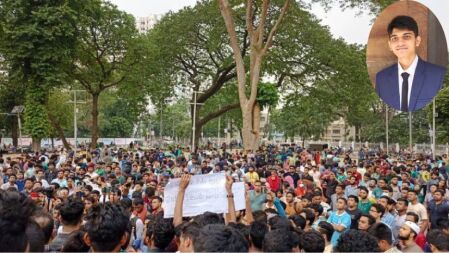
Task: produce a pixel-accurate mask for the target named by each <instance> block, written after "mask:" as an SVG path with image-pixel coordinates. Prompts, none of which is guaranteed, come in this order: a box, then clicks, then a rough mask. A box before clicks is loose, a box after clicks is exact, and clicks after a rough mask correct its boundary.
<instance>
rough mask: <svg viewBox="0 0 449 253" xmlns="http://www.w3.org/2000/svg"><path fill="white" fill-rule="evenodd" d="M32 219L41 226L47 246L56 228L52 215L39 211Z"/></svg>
mask: <svg viewBox="0 0 449 253" xmlns="http://www.w3.org/2000/svg"><path fill="white" fill-rule="evenodd" d="M32 219H33V220H34V221H35V222H36V223H37V224H38V225H39V227H40V228H41V229H42V231H43V232H44V236H45V244H48V243H49V242H50V239H51V236H52V233H53V226H54V221H53V217H52V216H51V214H49V213H47V212H44V211H38V212H36V213H35V214H33V217H32Z"/></svg>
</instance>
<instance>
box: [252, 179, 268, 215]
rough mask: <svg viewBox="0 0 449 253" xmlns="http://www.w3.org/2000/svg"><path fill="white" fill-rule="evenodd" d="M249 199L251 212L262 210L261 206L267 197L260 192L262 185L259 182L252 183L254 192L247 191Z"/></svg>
mask: <svg viewBox="0 0 449 253" xmlns="http://www.w3.org/2000/svg"><path fill="white" fill-rule="evenodd" d="M249 198H250V200H251V209H252V210H253V212H254V211H260V210H263V204H264V203H265V201H266V200H267V195H266V194H265V193H263V192H262V183H261V182H260V181H256V182H255V183H254V190H251V191H249Z"/></svg>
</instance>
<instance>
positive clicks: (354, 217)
mask: <svg viewBox="0 0 449 253" xmlns="http://www.w3.org/2000/svg"><path fill="white" fill-rule="evenodd" d="M346 212H347V213H348V214H349V215H351V229H357V228H358V221H359V219H360V216H361V215H362V212H361V211H360V210H359V209H358V208H357V209H355V210H349V209H346Z"/></svg>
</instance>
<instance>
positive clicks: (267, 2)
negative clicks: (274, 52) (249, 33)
mask: <svg viewBox="0 0 449 253" xmlns="http://www.w3.org/2000/svg"><path fill="white" fill-rule="evenodd" d="M269 5H270V0H264V1H263V3H262V13H261V15H260V23H259V27H258V28H257V33H258V38H257V45H258V46H261V45H262V42H263V37H264V36H263V34H264V31H265V22H266V21H267V13H268V6H269Z"/></svg>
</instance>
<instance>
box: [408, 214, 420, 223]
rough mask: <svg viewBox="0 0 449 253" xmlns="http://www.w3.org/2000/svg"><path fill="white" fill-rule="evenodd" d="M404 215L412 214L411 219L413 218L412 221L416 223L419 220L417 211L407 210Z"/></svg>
mask: <svg viewBox="0 0 449 253" xmlns="http://www.w3.org/2000/svg"><path fill="white" fill-rule="evenodd" d="M405 215H406V216H412V217H413V219H414V221H413V222H414V223H418V222H419V215H418V214H417V213H415V212H407V213H406V214H405Z"/></svg>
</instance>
